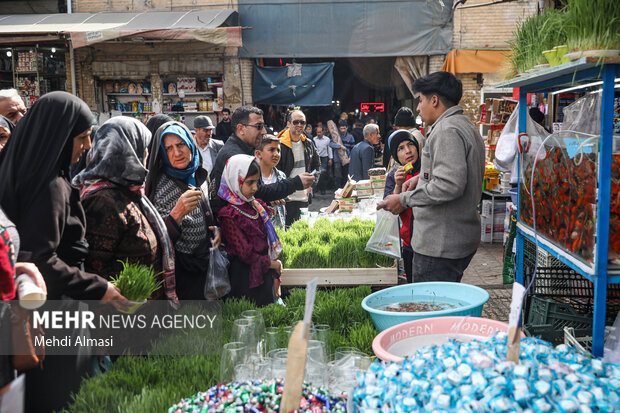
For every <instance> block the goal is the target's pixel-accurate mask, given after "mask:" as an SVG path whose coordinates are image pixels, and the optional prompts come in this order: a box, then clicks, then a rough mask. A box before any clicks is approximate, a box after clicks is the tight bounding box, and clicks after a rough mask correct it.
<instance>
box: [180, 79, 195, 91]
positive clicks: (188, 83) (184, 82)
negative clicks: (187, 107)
mask: <svg viewBox="0 0 620 413" xmlns="http://www.w3.org/2000/svg"><path fill="white" fill-rule="evenodd" d="M177 90H184V91H186V92H195V91H196V78H195V77H179V78H177Z"/></svg>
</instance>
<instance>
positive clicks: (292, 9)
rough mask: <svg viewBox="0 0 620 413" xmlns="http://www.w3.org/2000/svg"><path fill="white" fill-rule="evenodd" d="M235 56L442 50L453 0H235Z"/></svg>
mask: <svg viewBox="0 0 620 413" xmlns="http://www.w3.org/2000/svg"><path fill="white" fill-rule="evenodd" d="M238 4H239V16H240V19H241V25H242V26H243V27H250V29H248V30H244V31H243V47H242V48H241V49H239V56H241V57H250V58H260V57H314V58H316V57H327V58H333V57H377V56H420V55H436V54H446V53H448V51H449V50H450V44H451V42H452V0H441V1H436V0H433V1H430V0H362V1H359V0H338V1H325V0H305V1H299V0H270V1H268V2H261V1H256V0H238Z"/></svg>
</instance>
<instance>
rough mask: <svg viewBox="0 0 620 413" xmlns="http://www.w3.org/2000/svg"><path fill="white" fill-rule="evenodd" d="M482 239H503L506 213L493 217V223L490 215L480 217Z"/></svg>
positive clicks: (486, 240) (489, 240)
mask: <svg viewBox="0 0 620 413" xmlns="http://www.w3.org/2000/svg"><path fill="white" fill-rule="evenodd" d="M480 227H481V228H480V240H481V241H482V242H491V237H492V239H493V242H495V241H497V242H500V241H503V238H504V214H501V216H499V218H495V217H493V224H492V223H491V218H490V217H483V216H481V217H480Z"/></svg>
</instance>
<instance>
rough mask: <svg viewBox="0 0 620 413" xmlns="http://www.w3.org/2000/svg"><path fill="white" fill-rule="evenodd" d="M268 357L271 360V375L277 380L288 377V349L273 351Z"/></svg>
mask: <svg viewBox="0 0 620 413" xmlns="http://www.w3.org/2000/svg"><path fill="white" fill-rule="evenodd" d="M267 357H268V358H269V359H270V360H271V375H272V376H273V378H275V379H280V378H282V379H283V378H284V376H285V375H286V361H287V359H288V349H286V348H278V349H275V350H271V351H270V352H269V353H268V354H267Z"/></svg>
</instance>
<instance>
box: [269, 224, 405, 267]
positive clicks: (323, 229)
mask: <svg viewBox="0 0 620 413" xmlns="http://www.w3.org/2000/svg"><path fill="white" fill-rule="evenodd" d="M374 228H375V223H374V222H373V221H370V220H361V219H357V218H355V219H352V220H351V221H348V222H347V221H343V220H336V221H333V222H330V221H329V220H328V219H319V220H317V221H316V222H315V224H314V227H312V228H310V227H309V226H308V223H307V222H305V221H297V222H296V223H295V224H293V225H292V226H291V227H290V228H289V229H288V230H287V231H286V232H282V231H280V230H278V236H279V237H280V240H281V241H282V244H283V251H282V253H281V254H280V260H282V264H283V265H284V268H376V267H377V266H380V267H391V266H392V265H393V264H394V259H392V258H389V257H386V256H383V255H380V254H375V253H372V252H366V251H364V249H365V248H366V243H367V242H368V239H369V238H370V236H371V235H372V233H373V231H374Z"/></svg>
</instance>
